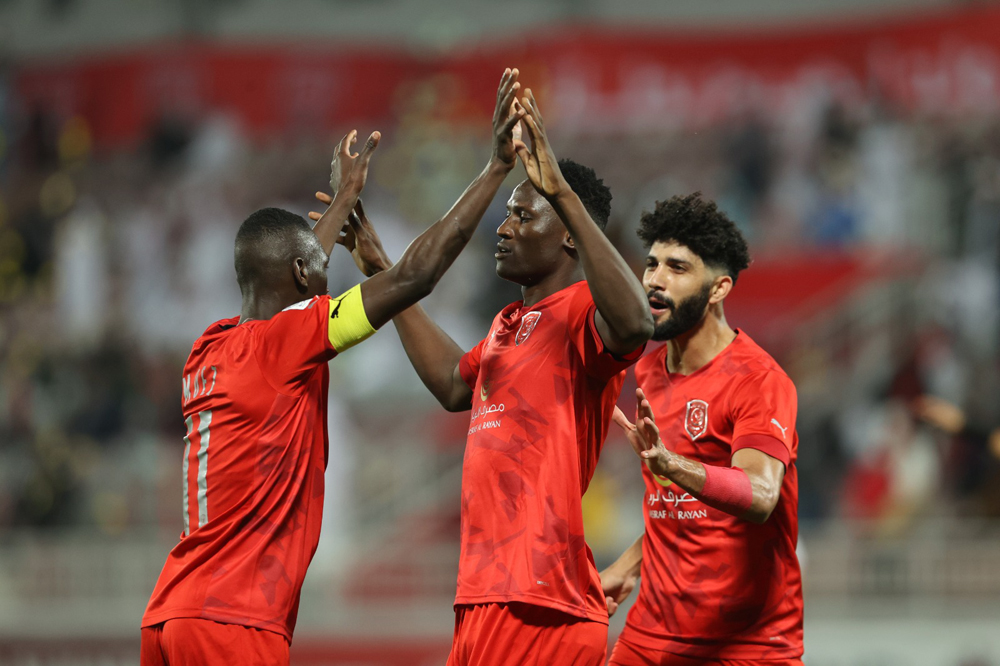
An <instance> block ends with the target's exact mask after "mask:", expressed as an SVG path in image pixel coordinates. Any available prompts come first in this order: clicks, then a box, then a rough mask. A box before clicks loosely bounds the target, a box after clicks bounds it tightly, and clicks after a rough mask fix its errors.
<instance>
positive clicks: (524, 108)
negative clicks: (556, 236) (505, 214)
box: [514, 88, 570, 198]
mask: <svg viewBox="0 0 1000 666" xmlns="http://www.w3.org/2000/svg"><path fill="white" fill-rule="evenodd" d="M514 104H515V106H514V108H515V109H517V110H519V111H521V112H523V113H524V120H523V122H522V123H520V124H521V125H524V126H525V128H526V130H527V134H528V137H529V138H530V139H531V148H530V149H529V148H528V145H527V144H526V143H525V142H524V141H522V140H521V139H520V137H519V136H518V137H517V138H516V139H515V141H514V148H515V150H517V156H518V157H519V158H521V163H522V164H524V170H525V171H526V172H527V174H528V180H530V181H531V184H532V185H534V186H535V189H536V190H538V192H539V193H540V194H542V195H543V196H545V197H547V198H553V197H557V196H559V195H560V194H562V193H564V192H566V191H569V189H570V187H569V185H568V184H567V183H566V179H565V178H563V175H562V171H560V169H559V161H558V160H557V159H556V156H555V153H554V152H552V146H551V145H550V144H549V138H548V136H547V135H546V134H545V121H544V120H543V119H542V112H541V111H540V110H539V108H538V102H537V101H536V100H535V96H534V94H533V93H532V92H531V88H527V89H525V91H524V96H523V97H522V98H521V101H520V102H518V101H515V102H514ZM518 134H520V133H518Z"/></svg>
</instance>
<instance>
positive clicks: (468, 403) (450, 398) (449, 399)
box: [437, 394, 472, 412]
mask: <svg viewBox="0 0 1000 666" xmlns="http://www.w3.org/2000/svg"><path fill="white" fill-rule="evenodd" d="M437 399H438V402H440V403H441V406H442V407H444V410H445V411H446V412H467V411H469V410H470V409H472V398H471V396H468V395H451V394H449V395H439V396H437Z"/></svg>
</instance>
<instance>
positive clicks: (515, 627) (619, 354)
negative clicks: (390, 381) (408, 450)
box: [321, 90, 653, 666]
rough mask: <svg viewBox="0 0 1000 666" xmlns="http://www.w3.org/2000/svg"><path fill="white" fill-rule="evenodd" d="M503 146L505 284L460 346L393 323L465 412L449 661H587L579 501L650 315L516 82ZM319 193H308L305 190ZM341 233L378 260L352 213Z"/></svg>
mask: <svg viewBox="0 0 1000 666" xmlns="http://www.w3.org/2000/svg"><path fill="white" fill-rule="evenodd" d="M523 104H524V106H525V107H526V108H527V115H526V116H525V118H524V121H523V123H524V124H525V125H526V126H527V133H528V134H529V136H530V138H531V144H532V145H531V149H530V150H529V148H528V146H527V145H525V144H523V143H521V142H517V145H518V156H519V157H520V158H521V160H522V162H523V163H524V165H525V169H526V171H527V173H528V180H526V181H524V182H522V183H521V184H519V185H518V186H517V187H516V188H515V189H514V192H513V194H511V197H510V200H509V201H508V203H507V218H506V219H505V220H504V221H503V223H502V224H501V225H500V227H499V228H498V229H497V235H498V236H499V237H500V242H499V243H497V252H496V271H497V274H498V275H500V277H502V278H505V279H507V280H511V281H513V282H516V283H517V284H520V285H521V293H522V295H523V301H518V302H516V303H511V304H510V305H508V306H507V307H506V308H504V309H503V311H501V312H500V313H499V314H498V315H497V316H496V318H495V319H494V320H493V324H492V326H491V327H490V332H489V334H488V335H487V336H486V338H485V339H484V340H482V342H480V343H479V344H478V345H476V346H475V348H473V349H472V351H470V352H468V353H465V352H463V350H462V349H461V348H460V347H459V346H458V345H457V344H456V343H455V342H454V341H453V340H452V339H451V338H450V337H448V335H447V334H446V333H444V331H442V330H441V329H440V328H438V327H437V325H435V324H434V322H433V321H431V319H430V318H429V317H428V316H427V314H426V313H425V312H424V311H423V309H421V308H420V306H414V307H412V308H410V309H409V310H407V311H406V312H404V313H402V314H400V315H398V316H397V317H395V318H394V319H393V322H394V323H395V324H396V330H397V331H398V332H399V337H400V339H401V340H402V342H403V347H404V348H405V349H406V353H407V355H408V356H409V358H410V361H411V362H412V363H413V367H414V368H415V369H416V370H417V374H419V375H420V378H421V379H422V380H423V382H424V384H425V385H426V386H427V388H428V389H430V391H431V393H433V394H434V396H435V397H436V398H437V399H438V401H439V402H440V403H441V404H442V405H443V406H444V407H445V408H446V409H448V410H449V411H463V410H467V409H470V408H472V409H473V412H472V420H471V423H470V426H469V434H468V441H467V443H466V447H465V462H464V464H463V467H462V530H461V558H460V562H459V571H458V593H457V595H456V598H455V614H456V617H455V634H454V639H453V642H452V648H451V655H450V656H449V658H448V664H449V665H450V666H493V665H502V664H510V665H514V664H516V665H517V666H522V665H531V664H538V665H542V664H544V665H546V666H551V665H559V664H566V665H567V666H569V665H572V666H587V665H590V664H595V665H596V664H603V663H604V656H605V654H606V651H607V623H608V614H607V607H606V605H605V602H604V595H603V593H602V591H601V585H600V578H599V576H598V573H597V569H596V568H595V566H594V560H593V556H592V555H591V553H590V548H589V547H588V546H587V544H586V542H585V541H584V536H583V517H582V512H581V507H580V499H581V497H582V496H583V493H584V492H585V491H586V490H587V485H588V484H589V483H590V479H591V477H592V476H593V472H594V467H595V465H596V464H597V458H598V455H599V453H600V449H601V444H602V443H603V441H604V438H605V436H606V435H607V431H608V427H609V425H610V423H611V415H612V412H613V409H614V404H615V402H616V400H617V399H618V395H619V393H620V392H621V387H622V382H623V381H624V375H625V369H626V368H627V367H628V366H629V365H631V364H632V363H634V362H635V359H636V358H638V356H639V354H640V353H641V351H642V349H643V348H644V343H645V342H646V340H648V339H649V336H650V334H651V333H652V328H653V321H652V317H651V316H650V314H649V308H648V307H647V305H646V299H645V296H644V295H643V293H642V289H641V287H640V285H639V283H638V281H637V280H636V279H635V276H634V275H633V274H632V271H631V270H630V269H629V268H628V265H627V264H626V263H625V261H624V260H623V259H622V258H621V256H620V255H619V254H618V252H617V251H616V250H615V248H614V246H613V245H612V244H611V242H610V241H608V239H607V237H606V236H605V235H604V232H603V228H604V226H605V225H606V224H607V221H608V215H609V214H610V212H611V192H610V191H609V190H608V188H607V187H606V186H605V185H604V183H603V181H601V180H599V179H598V178H597V176H596V174H595V173H594V171H593V169H589V168H587V167H584V166H581V165H579V164H577V163H575V162H572V161H570V160H562V161H559V162H558V163H557V161H556V158H555V155H554V154H553V153H552V149H551V147H550V146H549V142H548V138H547V136H546V133H545V128H544V125H543V122H542V117H541V114H540V113H539V112H538V107H537V105H536V104H535V100H534V97H533V96H532V95H531V91H530V90H528V91H526V92H525V97H524V98H523ZM321 200H323V198H322V197H321ZM356 230H357V231H358V235H357V239H356V242H357V243H358V244H359V246H363V247H365V248H366V249H365V252H366V253H367V254H368V256H370V257H374V258H375V259H373V261H372V264H373V265H372V266H370V267H369V270H379V269H380V268H383V267H385V266H388V265H390V264H389V261H388V259H387V258H386V257H385V256H384V252H382V251H381V247H380V245H379V243H378V237H377V235H376V234H375V233H374V230H373V229H372V228H371V227H370V225H369V224H368V222H367V221H364V225H363V226H361V227H358V228H357V229H356Z"/></svg>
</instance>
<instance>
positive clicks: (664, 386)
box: [612, 331, 802, 663]
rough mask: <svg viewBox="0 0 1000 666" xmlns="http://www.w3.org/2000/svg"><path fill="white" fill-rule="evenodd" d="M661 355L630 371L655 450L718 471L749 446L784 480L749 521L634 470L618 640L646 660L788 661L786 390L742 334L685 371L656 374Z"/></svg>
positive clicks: (790, 545)
mask: <svg viewBox="0 0 1000 666" xmlns="http://www.w3.org/2000/svg"><path fill="white" fill-rule="evenodd" d="M667 350H668V347H667V346H666V345H664V346H662V347H660V348H658V349H656V350H655V351H653V352H652V353H650V354H648V355H647V356H645V357H643V358H642V359H641V360H640V361H639V362H638V363H637V364H636V367H635V375H636V380H637V382H638V384H639V387H640V388H642V390H643V392H644V393H645V394H646V397H647V398H648V399H649V402H650V405H651V406H652V409H653V413H654V414H655V415H656V423H657V425H658V426H659V428H660V434H661V438H662V440H663V443H664V445H665V446H666V447H667V448H669V449H672V450H673V451H676V452H677V453H679V454H680V455H682V456H685V457H687V458H690V459H692V460H697V461H699V462H701V463H703V464H705V465H717V466H720V467H729V466H730V465H731V459H732V456H733V454H734V453H735V452H736V451H738V450H740V449H743V448H752V449H757V450H760V451H763V452H764V453H766V454H768V455H769V456H772V457H774V458H776V459H778V460H780V461H781V462H782V463H784V465H785V477H784V481H783V482H782V485H781V494H780V498H779V500H778V504H777V506H776V507H775V509H774V511H773V513H772V514H771V516H770V518H768V520H767V522H765V523H764V524H763V525H755V524H753V523H751V522H748V521H746V520H741V519H739V518H736V517H734V516H731V515H729V514H727V513H725V512H723V511H719V510H717V509H713V508H711V507H709V506H706V505H704V504H702V503H701V502H700V501H698V500H697V499H695V498H694V497H692V496H691V495H690V494H688V493H686V492H685V491H684V490H683V489H681V488H679V487H678V486H676V485H673V484H672V483H671V482H670V480H669V479H666V478H665V477H660V476H658V475H654V474H653V473H652V472H650V471H649V469H648V468H647V467H646V466H645V465H643V466H642V474H643V479H644V480H645V483H646V495H645V502H644V514H645V524H646V532H645V536H644V538H643V542H642V569H641V582H640V588H639V593H638V597H637V598H636V601H635V604H634V606H633V607H632V610H631V611H630V612H629V615H628V619H627V622H626V625H625V629H624V631H623V632H622V634H621V637H620V638H619V640H620V641H621V642H623V643H625V644H626V646H627V647H629V648H631V649H632V650H633V651H635V652H641V653H646V654H651V655H655V653H657V652H660V653H664V652H666V653H673V654H676V655H681V656H685V657H694V658H710V659H712V660H743V659H749V660H775V659H797V658H798V657H800V656H801V655H802V581H801V574H800V571H799V562H798V558H797V557H796V555H795V545H796V542H797V540H798V516H797V508H798V476H797V474H796V469H795V459H796V456H797V451H798V435H797V434H796V432H795V416H796V410H797V399H796V394H795V386H794V385H793V384H792V381H791V380H790V379H789V378H788V376H787V375H786V374H785V372H784V371H783V370H782V369H781V367H780V366H778V364H777V363H776V362H775V361H774V359H772V358H771V357H770V355H768V354H767V352H765V351H764V350H763V349H761V348H760V347H759V346H757V344H756V343H755V342H754V341H753V340H751V339H750V338H749V336H747V334H746V333H744V332H742V331H737V336H736V339H735V340H734V341H733V342H732V343H731V344H730V345H729V346H727V347H726V348H725V349H724V350H723V351H722V352H721V353H720V354H719V355H718V356H716V357H715V358H714V359H712V360H711V361H710V362H709V363H708V364H707V365H705V366H704V367H702V368H700V369H699V370H697V371H695V372H693V373H692V374H690V375H687V376H685V375H681V374H674V373H670V372H668V371H667V369H666V358H667V356H666V355H667ZM624 647H625V646H623V650H622V652H623V653H624V652H625V649H624ZM616 651H617V650H616ZM615 658H616V655H614V654H613V655H612V663H615ZM621 663H629V662H625V661H624V660H622V662H621ZM651 663H659V662H655V661H654V662H651ZM663 663H668V662H663Z"/></svg>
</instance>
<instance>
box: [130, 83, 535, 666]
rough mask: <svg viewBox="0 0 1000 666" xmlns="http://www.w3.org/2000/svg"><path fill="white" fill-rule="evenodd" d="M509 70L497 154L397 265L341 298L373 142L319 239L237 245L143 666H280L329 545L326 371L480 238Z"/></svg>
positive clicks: (294, 232)
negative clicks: (324, 527) (231, 291)
mask: <svg viewBox="0 0 1000 666" xmlns="http://www.w3.org/2000/svg"><path fill="white" fill-rule="evenodd" d="M518 87H519V84H518V83H517V70H513V71H511V70H506V71H505V72H504V75H503V78H502V80H501V82H500V87H499V90H498V92H497V105H496V110H495V113H494V117H493V155H492V157H491V159H490V160H489V162H488V164H487V166H486V168H485V169H484V170H483V172H482V173H481V174H480V175H479V177H478V178H476V179H475V180H474V181H473V182H472V184H471V185H470V186H469V188H468V189H467V190H466V191H465V193H464V194H463V195H462V196H461V197H460V198H459V200H458V202H456V203H455V205H454V206H453V207H452V209H451V210H450V211H448V213H447V214H446V215H445V216H444V217H443V218H441V220H439V221H438V222H437V223H435V224H434V225H433V226H431V227H430V228H429V229H428V230H427V231H425V232H424V233H422V234H421V235H420V236H418V237H417V238H416V239H415V240H414V241H413V242H412V243H411V244H410V246H409V248H407V250H406V252H405V253H404V254H403V256H402V257H401V258H400V260H399V262H398V263H397V264H396V265H395V266H393V267H392V268H391V269H389V270H386V271H384V272H381V273H379V274H378V275H376V276H374V277H372V278H371V279H369V280H366V281H364V282H362V283H361V284H358V285H355V286H354V287H352V288H351V289H349V290H348V291H346V292H344V293H343V294H341V295H340V296H338V297H336V298H331V297H330V296H329V295H328V294H327V278H326V269H327V265H328V259H329V254H330V252H331V251H332V250H333V246H334V245H335V244H336V243H338V242H340V243H344V242H345V241H344V239H345V236H341V231H342V229H343V228H344V224H345V221H347V220H348V217H349V215H350V214H351V212H352V211H353V210H354V208H355V207H356V205H357V203H358V197H359V195H360V193H361V191H362V189H363V187H364V184H365V181H366V179H367V173H368V165H369V161H370V159H371V156H372V153H373V152H374V150H375V148H376V146H377V145H378V142H379V138H380V135H379V134H378V132H375V133H373V134H372V135H371V137H370V138H369V139H368V141H367V143H366V144H365V147H364V149H363V150H362V151H361V153H360V155H354V154H352V153H351V152H350V145H351V143H352V142H353V140H354V135H355V133H354V132H352V133H351V134H349V135H348V136H347V137H345V139H344V141H343V142H342V143H341V146H340V150H339V151H338V157H337V162H339V163H340V165H341V166H343V172H344V173H345V174H346V175H345V177H344V178H343V179H342V182H341V183H340V187H339V189H338V191H337V196H336V197H335V198H334V199H333V200H332V202H331V203H330V206H329V208H327V210H326V212H325V213H324V214H323V215H322V216H320V218H319V221H318V222H317V224H316V226H315V228H314V229H311V228H310V227H309V224H308V223H307V222H306V221H305V220H304V219H302V218H301V217H299V216H297V215H294V214H292V213H289V212H287V211H283V210H279V209H276V208H265V209H263V210H259V211H257V212H255V213H254V214H252V215H251V216H250V217H248V218H247V219H246V221H245V222H244V223H243V224H242V226H241V227H240V229H239V232H238V233H237V235H236V252H235V264H236V277H237V281H238V282H239V285H240V292H241V293H242V296H243V305H242V309H241V312H240V315H239V316H238V317H231V318H229V319H223V320H221V321H218V322H216V323H214V324H212V325H211V326H210V327H209V328H208V329H207V330H206V331H205V332H204V333H203V334H202V336H201V337H200V338H199V339H198V340H197V341H196V342H195V343H194V346H193V347H192V349H191V355H190V356H189V357H188V360H187V363H186V364H185V366H184V379H183V413H184V418H185V423H186V425H187V436H186V437H185V438H184V442H185V449H184V458H183V463H182V464H183V490H182V494H183V505H182V506H183V515H184V531H183V533H182V534H181V538H180V542H179V543H178V544H177V545H176V546H175V547H174V548H173V550H171V551H170V554H169V555H168V557H167V562H166V564H165V565H164V567H163V571H162V573H161V574H160V578H159V580H158V581H157V584H156V588H155V590H154V591H153V595H152V598H151V599H150V601H149V605H148V606H147V608H146V613H145V615H144V616H143V618H142V648H141V664H142V665H143V666H160V665H169V666H182V665H188V664H192V665H193V664H225V663H229V664H240V665H241V666H245V665H256V664H260V665H264V664H266V665H269V666H270V665H279V666H281V665H285V664H288V663H289V656H288V655H289V646H290V644H291V640H292V632H293V630H294V628H295V620H296V615H297V612H298V604H299V593H300V590H301V588H302V583H303V580H304V578H305V574H306V568H307V567H308V565H309V562H310V560H311V559H312V556H313V553H314V552H315V550H316V545H317V543H318V540H319V530H320V522H321V517H322V516H321V514H322V506H323V490H324V489H323V478H324V470H325V468H326V462H327V460H326V456H327V431H326V424H327V415H326V406H327V388H328V384H329V370H328V368H327V361H329V360H330V359H332V358H333V357H335V356H336V355H337V354H339V353H341V352H343V351H344V350H346V349H348V348H350V347H351V346H353V345H355V344H357V343H359V342H361V341H363V340H364V339H365V338H367V337H368V336H370V335H371V334H372V333H374V332H375V330H376V329H378V328H379V327H380V326H382V325H383V324H385V323H386V322H387V321H389V319H390V318H391V317H393V315H396V314H398V313H399V312H402V311H403V310H405V309H406V308H407V307H409V306H411V305H413V304H414V303H416V302H417V301H418V300H420V299H421V298H423V297H424V296H426V295H427V294H429V293H430V292H431V290H432V289H433V287H434V285H435V284H437V282H438V280H439V279H440V278H441V276H442V275H443V274H444V272H445V270H447V268H448V267H449V266H450V265H451V263H452V262H453V261H454V260H455V258H456V257H457V256H458V254H459V252H461V250H462V248H464V247H465V244H466V243H467V242H468V240H469V239H470V238H471V237H472V234H473V232H474V231H475V228H476V225H477V224H478V223H479V220H480V219H481V218H482V216H483V213H484V212H485V211H486V208H487V206H488V205H489V203H490V201H491V200H492V199H493V197H494V195H495V194H496V192H497V190H498V189H499V187H500V184H501V183H502V182H503V180H504V177H505V176H506V175H507V172H508V171H509V170H510V169H511V168H512V167H513V165H514V163H515V162H516V156H515V153H514V148H513V137H512V131H511V130H512V128H513V126H514V125H516V124H517V122H518V120H519V119H520V117H521V116H522V115H523V113H524V112H523V111H515V112H510V109H511V102H512V100H513V99H514V96H515V95H516V92H517V90H518Z"/></svg>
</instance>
